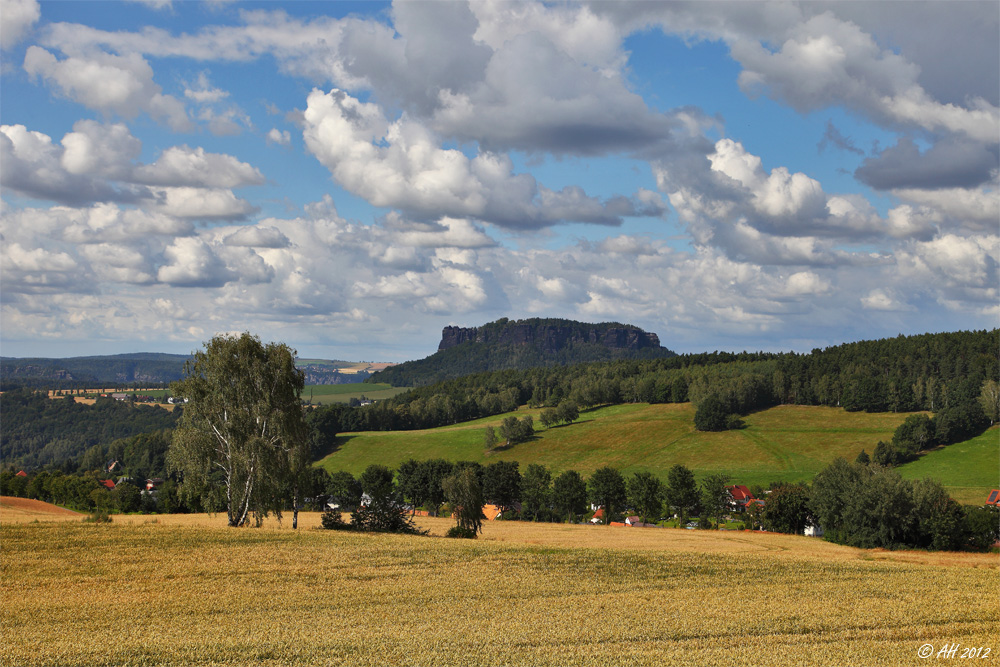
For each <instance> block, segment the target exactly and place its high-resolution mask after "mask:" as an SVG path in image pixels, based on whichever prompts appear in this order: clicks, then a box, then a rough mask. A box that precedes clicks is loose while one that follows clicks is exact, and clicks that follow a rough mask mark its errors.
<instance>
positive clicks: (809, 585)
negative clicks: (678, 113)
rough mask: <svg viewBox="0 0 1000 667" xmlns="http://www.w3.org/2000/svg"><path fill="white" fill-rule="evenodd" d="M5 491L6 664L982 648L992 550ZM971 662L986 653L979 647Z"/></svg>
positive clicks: (1, 640) (898, 660) (866, 660)
mask: <svg viewBox="0 0 1000 667" xmlns="http://www.w3.org/2000/svg"><path fill="white" fill-rule="evenodd" d="M13 514H14V513H12V511H11V510H10V509H7V510H6V513H4V508H3V506H2V505H0V538H2V542H0V575H2V576H0V581H2V587H0V608H2V610H3V613H2V616H0V664H3V665H154V664H163V665H188V664H191V665H244V664H262V665H342V664H343V665H404V664H413V665H542V664H553V665H570V664H581V665H618V664H640V665H646V664H648V665H671V664H680V665H734V664H739V665H906V664H927V663H928V662H930V661H934V662H939V661H937V660H935V659H934V658H931V659H930V660H923V659H921V658H919V657H918V649H920V647H921V646H923V645H925V644H930V645H932V646H933V647H934V651H935V653H936V652H937V651H938V650H939V649H940V648H941V647H942V646H944V644H946V643H948V644H955V643H957V644H960V645H961V646H962V647H972V646H977V647H978V646H984V647H991V648H992V649H993V651H994V652H995V651H996V649H997V648H998V647H997V646H995V645H994V644H995V643H996V641H997V628H998V623H1000V608H998V587H997V584H998V579H997V574H998V565H1000V563H998V560H997V556H996V555H995V554H983V555H979V554H935V553H924V552H884V551H862V550H857V549H851V548H846V547H840V546H837V545H833V544H828V543H825V542H822V541H819V540H815V539H811V538H804V537H794V536H784V535H764V534H751V533H717V532H698V531H681V530H666V529H664V530H658V529H631V528H609V527H591V526H566V525H547V524H521V523H514V522H507V523H490V524H488V525H486V527H485V530H484V534H483V535H482V536H481V538H480V539H479V540H476V541H458V540H447V539H444V538H441V537H439V536H440V535H441V534H443V533H444V531H445V530H447V528H448V527H450V526H451V525H452V522H451V521H450V520H446V519H421V520H420V521H421V525H423V526H424V527H426V528H429V529H430V530H431V534H432V536H431V537H405V536H387V535H355V534H349V533H333V532H328V531H322V530H318V529H316V528H315V527H316V526H317V525H318V523H319V518H318V515H316V514H311V513H306V514H304V515H300V529H299V530H298V531H292V530H291V529H290V521H289V519H290V517H286V520H285V521H284V522H283V524H281V525H280V526H279V525H278V524H277V523H276V522H274V521H270V522H268V523H267V524H266V525H265V527H264V528H261V529H229V528H226V527H225V526H224V523H225V520H224V517H221V516H215V517H206V516H203V515H198V516H181V515H177V516H161V517H156V518H155V523H154V522H153V519H152V518H150V517H143V516H130V517H115V522H114V523H113V524H111V525H88V524H83V523H81V522H80V521H79V520H77V519H72V520H70V519H62V520H52V521H43V522H39V523H33V522H32V521H34V519H31V520H30V521H29V520H25V521H21V522H19V521H17V520H14V519H12V516H13ZM962 662H965V663H966V664H968V663H969V662H972V663H974V664H997V662H998V661H997V660H996V655H995V653H993V654H991V655H990V656H989V657H988V658H987V659H985V660H983V659H980V660H972V661H969V660H963V661H962Z"/></svg>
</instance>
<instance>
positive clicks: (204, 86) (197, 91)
mask: <svg viewBox="0 0 1000 667" xmlns="http://www.w3.org/2000/svg"><path fill="white" fill-rule="evenodd" d="M184 97H186V98H188V99H189V100H193V101H195V102H197V103H198V104H214V103H215V102H221V101H222V100H224V99H226V98H227V97H229V93H228V92H226V91H225V90H222V89H220V88H216V87H214V86H213V85H212V82H211V81H209V80H208V74H207V73H206V72H199V73H198V77H197V78H196V79H195V81H194V82H193V83H190V84H188V85H187V86H186V87H185V88H184Z"/></svg>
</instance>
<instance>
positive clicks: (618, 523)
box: [608, 521, 626, 526]
mask: <svg viewBox="0 0 1000 667" xmlns="http://www.w3.org/2000/svg"><path fill="white" fill-rule="evenodd" d="M608 525H611V526H624V525H626V524H625V523H623V522H621V521H612V522H611V523H610V524H608Z"/></svg>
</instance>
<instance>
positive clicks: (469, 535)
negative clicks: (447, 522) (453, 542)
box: [444, 526, 476, 540]
mask: <svg viewBox="0 0 1000 667" xmlns="http://www.w3.org/2000/svg"><path fill="white" fill-rule="evenodd" d="M444 536H445V537H457V538H461V539H465V540H474V539H476V531H474V530H472V529H471V528H465V527H463V526H452V527H451V528H449V529H448V532H447V533H445V535H444Z"/></svg>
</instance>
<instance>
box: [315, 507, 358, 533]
mask: <svg viewBox="0 0 1000 667" xmlns="http://www.w3.org/2000/svg"><path fill="white" fill-rule="evenodd" d="M320 523H321V524H322V525H323V528H325V529H326V530H350V529H351V526H350V524H348V523H346V522H345V521H344V517H343V515H342V514H341V513H340V512H337V511H334V510H327V511H326V512H323V516H322V517H320Z"/></svg>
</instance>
